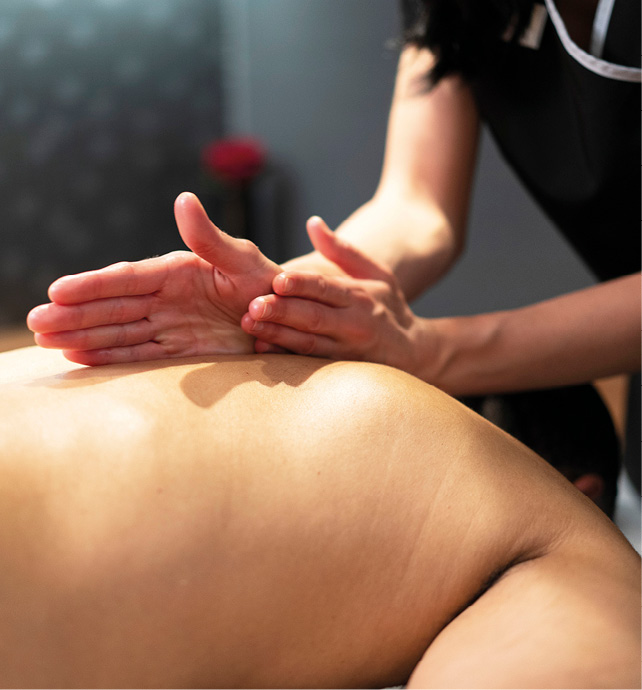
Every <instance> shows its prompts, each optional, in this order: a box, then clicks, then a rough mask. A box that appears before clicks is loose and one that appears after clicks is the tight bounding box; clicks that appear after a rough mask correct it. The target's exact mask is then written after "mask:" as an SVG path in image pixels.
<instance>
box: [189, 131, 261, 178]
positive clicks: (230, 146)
mask: <svg viewBox="0 0 642 690" xmlns="http://www.w3.org/2000/svg"><path fill="white" fill-rule="evenodd" d="M202 162H203V167H204V168H205V170H206V172H207V173H209V174H210V175H212V176H213V177H216V178H220V179H223V180H225V181H226V182H247V181H248V180H251V179H252V178H253V177H256V176H257V175H258V174H259V173H260V172H261V170H262V169H263V166H264V165H265V150H264V149H263V146H262V145H261V144H260V143H259V142H258V141H256V140H255V139H220V140H218V141H214V142H212V143H211V144H209V145H208V146H206V147H205V149H204V150H203V155H202Z"/></svg>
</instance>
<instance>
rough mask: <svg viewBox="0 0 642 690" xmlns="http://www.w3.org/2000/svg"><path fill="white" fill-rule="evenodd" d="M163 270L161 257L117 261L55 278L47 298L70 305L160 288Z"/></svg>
mask: <svg viewBox="0 0 642 690" xmlns="http://www.w3.org/2000/svg"><path fill="white" fill-rule="evenodd" d="M166 274H167V264H166V261H165V260H164V259H163V257H157V258H155V259H145V260H143V261H136V262H127V261H121V262H120V263H117V264H113V265H111V266H107V267H106V268H101V269H98V270H96V271H85V272H84V273H77V274H75V275H69V276H63V277H62V278H58V280H55V281H54V282H53V283H52V284H51V285H50V286H49V291H48V295H49V299H50V300H51V301H52V302H55V303H56V304H61V305H72V304H81V303H82V302H92V301H94V300H98V299H105V298H108V297H126V296H135V295H148V294H151V293H152V292H156V291H157V290H160V288H161V287H162V285H163V281H164V279H165V276H166Z"/></svg>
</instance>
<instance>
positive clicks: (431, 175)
mask: <svg viewBox="0 0 642 690" xmlns="http://www.w3.org/2000/svg"><path fill="white" fill-rule="evenodd" d="M432 62H433V57H432V55H431V54H430V53H429V52H428V51H427V50H425V49H424V50H418V49H416V48H413V47H408V48H406V49H405V50H404V51H403V53H402V55H401V59H400V61H399V69H398V73H397V80H396V84H395V92H394V97H393V102H392V107H391V110H390V120H389V123H388V134H387V139H386V151H385V157H384V165H383V171H382V176H381V182H380V185H379V190H378V193H379V194H388V193H391V194H393V195H398V196H401V197H403V198H406V199H409V200H412V201H416V200H421V201H426V202H428V203H429V204H432V205H434V206H435V207H436V208H438V209H439V210H440V211H441V212H442V213H443V214H444V215H445V216H446V219H447V221H448V223H449V225H450V226H451V228H452V229H453V231H454V232H455V233H456V234H458V235H462V234H463V232H464V228H465V224H466V214H467V208H468V201H469V197H470V189H471V184H472V178H473V172H474V167H475V158H476V152H477V141H478V130H479V117H478V114H477V108H476V105H475V102H474V99H473V96H472V93H471V91H470V88H469V87H468V86H467V85H466V84H465V83H464V82H463V81H462V80H461V79H460V78H459V77H446V78H444V79H443V80H442V81H440V82H439V83H438V84H437V86H435V87H434V88H432V89H427V88H426V82H425V76H426V74H427V72H428V70H429V69H430V67H431V65H432Z"/></svg>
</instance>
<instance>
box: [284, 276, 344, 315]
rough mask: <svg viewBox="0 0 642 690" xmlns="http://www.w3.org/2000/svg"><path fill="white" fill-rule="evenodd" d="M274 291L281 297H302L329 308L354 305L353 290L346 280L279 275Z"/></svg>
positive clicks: (334, 277)
mask: <svg viewBox="0 0 642 690" xmlns="http://www.w3.org/2000/svg"><path fill="white" fill-rule="evenodd" d="M272 289H273V290H274V292H275V293H276V294H277V295H280V296H281V297H302V298H304V299H311V300H314V301H315V302H321V303H323V304H327V305H328V306H329V307H347V306H349V305H350V304H351V303H352V296H351V289H350V287H349V285H348V284H347V281H346V279H345V278H342V277H338V276H325V275H316V274H314V273H293V272H290V271H286V272H285V273H279V275H277V276H275V278H274V280H273V281H272Z"/></svg>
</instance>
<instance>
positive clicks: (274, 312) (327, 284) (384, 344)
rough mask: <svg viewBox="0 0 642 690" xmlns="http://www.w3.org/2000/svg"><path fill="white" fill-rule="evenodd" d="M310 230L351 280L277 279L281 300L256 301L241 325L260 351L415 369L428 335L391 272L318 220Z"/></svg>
mask: <svg viewBox="0 0 642 690" xmlns="http://www.w3.org/2000/svg"><path fill="white" fill-rule="evenodd" d="M307 229H308V234H309V235H310V239H311V240H312V244H313V245H314V247H315V249H316V250H317V251H318V252H320V253H321V254H322V255H323V256H324V257H325V258H326V259H329V260H330V261H332V262H333V263H334V264H336V265H337V266H338V267H339V268H340V269H341V270H342V271H344V272H345V274H346V276H345V277H344V276H329V275H317V274H311V273H304V272H295V271H287V272H285V273H280V274H279V275H278V276H276V277H275V279H274V281H273V283H272V288H273V292H274V293H275V294H272V295H265V296H261V297H258V298H257V299H254V300H253V301H252V302H251V303H250V306H249V309H248V313H247V314H246V315H245V316H244V317H243V320H242V322H241V323H242V326H243V329H244V330H245V331H246V332H247V333H248V334H250V335H253V336H255V337H256V338H257V342H256V346H255V347H256V351H257V352H282V351H284V350H286V351H290V352H295V353H297V354H303V355H315V356H319V357H329V358H331V359H351V360H364V361H371V362H380V363H383V364H389V365H392V366H395V367H397V368H401V369H405V370H406V371H411V372H412V371H414V370H415V369H416V368H417V365H418V362H417V361H416V360H417V358H418V356H419V353H420V352H421V350H422V345H421V343H420V342H419V339H420V338H423V335H422V334H421V332H420V330H421V329H420V328H419V320H418V318H417V317H416V316H415V315H414V314H413V313H412V311H411V310H410V307H409V306H408V304H407V302H406V300H405V298H404V296H403V293H402V291H401V289H400V287H399V286H398V284H397V281H396V279H395V277H394V276H393V275H392V273H391V272H390V271H388V270H387V269H386V268H384V267H383V266H380V265H379V264H377V263H375V262H374V261H372V260H371V259H369V258H368V257H367V256H365V255H364V254H363V253H362V252H360V251H359V250H358V249H356V248H354V247H352V246H351V245H349V244H348V243H346V242H345V241H344V240H342V239H341V237H339V236H338V235H335V234H334V233H333V232H332V231H331V230H330V229H329V228H328V226H327V225H326V224H325V223H324V222H323V221H322V220H321V219H320V218H318V217H314V218H311V219H310V220H309V221H308V226H307ZM424 355H425V350H424Z"/></svg>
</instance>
